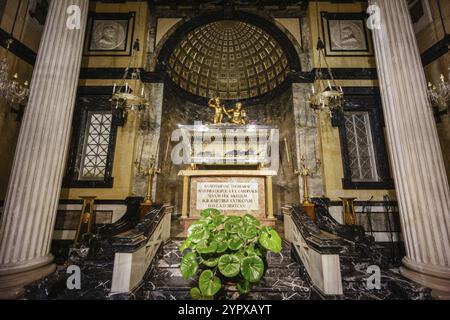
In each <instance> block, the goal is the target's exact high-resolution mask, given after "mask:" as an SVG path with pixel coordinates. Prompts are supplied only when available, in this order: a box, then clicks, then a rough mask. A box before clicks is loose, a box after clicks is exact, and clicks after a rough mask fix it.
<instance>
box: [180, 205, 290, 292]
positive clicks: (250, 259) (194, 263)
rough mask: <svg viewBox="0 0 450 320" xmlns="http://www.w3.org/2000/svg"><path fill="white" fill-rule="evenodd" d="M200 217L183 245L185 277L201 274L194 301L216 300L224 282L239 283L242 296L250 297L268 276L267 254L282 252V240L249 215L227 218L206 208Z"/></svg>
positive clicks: (238, 287) (214, 210)
mask: <svg viewBox="0 0 450 320" xmlns="http://www.w3.org/2000/svg"><path fill="white" fill-rule="evenodd" d="M200 217H201V218H200V220H199V221H197V222H195V223H194V224H193V225H192V226H191V227H190V228H189V229H188V237H187V239H186V241H184V242H183V243H182V244H181V246H180V251H181V252H182V253H183V259H182V260H181V265H180V270H181V274H182V275H183V277H184V278H186V279H189V278H192V277H194V276H195V275H196V274H197V272H199V271H200V272H201V274H200V277H199V281H198V287H195V288H192V289H191V292H190V293H191V298H192V299H194V300H203V299H214V296H215V295H216V294H217V293H218V292H219V291H220V290H221V288H222V283H233V284H236V288H237V289H238V290H239V292H240V294H248V293H249V292H250V291H251V288H252V286H253V285H254V284H256V283H258V282H259V281H260V280H261V279H262V277H263V276H264V274H265V271H266V263H265V259H266V254H267V251H271V252H274V253H280V252H281V249H282V240H281V237H280V236H279V234H278V233H277V232H276V231H275V230H274V229H273V228H271V227H263V226H262V225H261V222H260V221H259V220H258V219H256V218H255V217H253V216H252V215H249V214H247V215H245V216H243V217H237V216H225V215H223V214H222V213H221V212H220V211H219V210H216V209H207V210H204V211H202V212H201V214H200Z"/></svg>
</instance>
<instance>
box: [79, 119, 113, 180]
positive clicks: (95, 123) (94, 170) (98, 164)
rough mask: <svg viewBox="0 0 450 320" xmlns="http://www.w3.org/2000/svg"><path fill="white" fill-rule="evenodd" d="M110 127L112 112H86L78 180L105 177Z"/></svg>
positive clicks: (101, 178)
mask: <svg viewBox="0 0 450 320" xmlns="http://www.w3.org/2000/svg"><path fill="white" fill-rule="evenodd" d="M111 127H112V113H110V112H89V113H88V118H87V124H86V132H85V138H84V145H83V155H82V159H81V170H80V178H79V179H80V180H103V179H104V178H105V175H106V164H107V160H108V149H109V143H110V140H111Z"/></svg>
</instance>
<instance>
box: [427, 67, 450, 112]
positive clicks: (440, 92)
mask: <svg viewBox="0 0 450 320" xmlns="http://www.w3.org/2000/svg"><path fill="white" fill-rule="evenodd" d="M448 72H449V73H448V80H449V81H445V77H444V75H443V74H441V77H440V80H441V81H440V82H439V84H438V85H434V84H432V83H431V82H428V97H429V99H430V102H431V104H432V106H433V107H435V108H437V111H438V112H441V111H446V110H448V103H449V101H450V66H449V68H448Z"/></svg>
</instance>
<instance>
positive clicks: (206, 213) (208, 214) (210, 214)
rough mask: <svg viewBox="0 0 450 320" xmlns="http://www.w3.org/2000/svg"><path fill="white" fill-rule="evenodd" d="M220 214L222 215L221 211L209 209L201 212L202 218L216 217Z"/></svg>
mask: <svg viewBox="0 0 450 320" xmlns="http://www.w3.org/2000/svg"><path fill="white" fill-rule="evenodd" d="M220 214H221V212H220V211H219V210H217V209H212V208H209V209H205V210H203V211H201V212H200V217H202V218H208V217H216V216H218V215H220Z"/></svg>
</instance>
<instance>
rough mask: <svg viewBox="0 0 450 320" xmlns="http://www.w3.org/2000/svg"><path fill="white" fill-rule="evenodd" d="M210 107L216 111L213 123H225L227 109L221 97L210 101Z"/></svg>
mask: <svg viewBox="0 0 450 320" xmlns="http://www.w3.org/2000/svg"><path fill="white" fill-rule="evenodd" d="M208 107H210V108H213V109H214V110H215V113H214V117H213V123H214V124H220V123H222V121H223V114H224V112H225V107H224V105H223V104H222V101H221V100H220V98H219V97H216V98H213V99H210V100H209V102H208Z"/></svg>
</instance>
